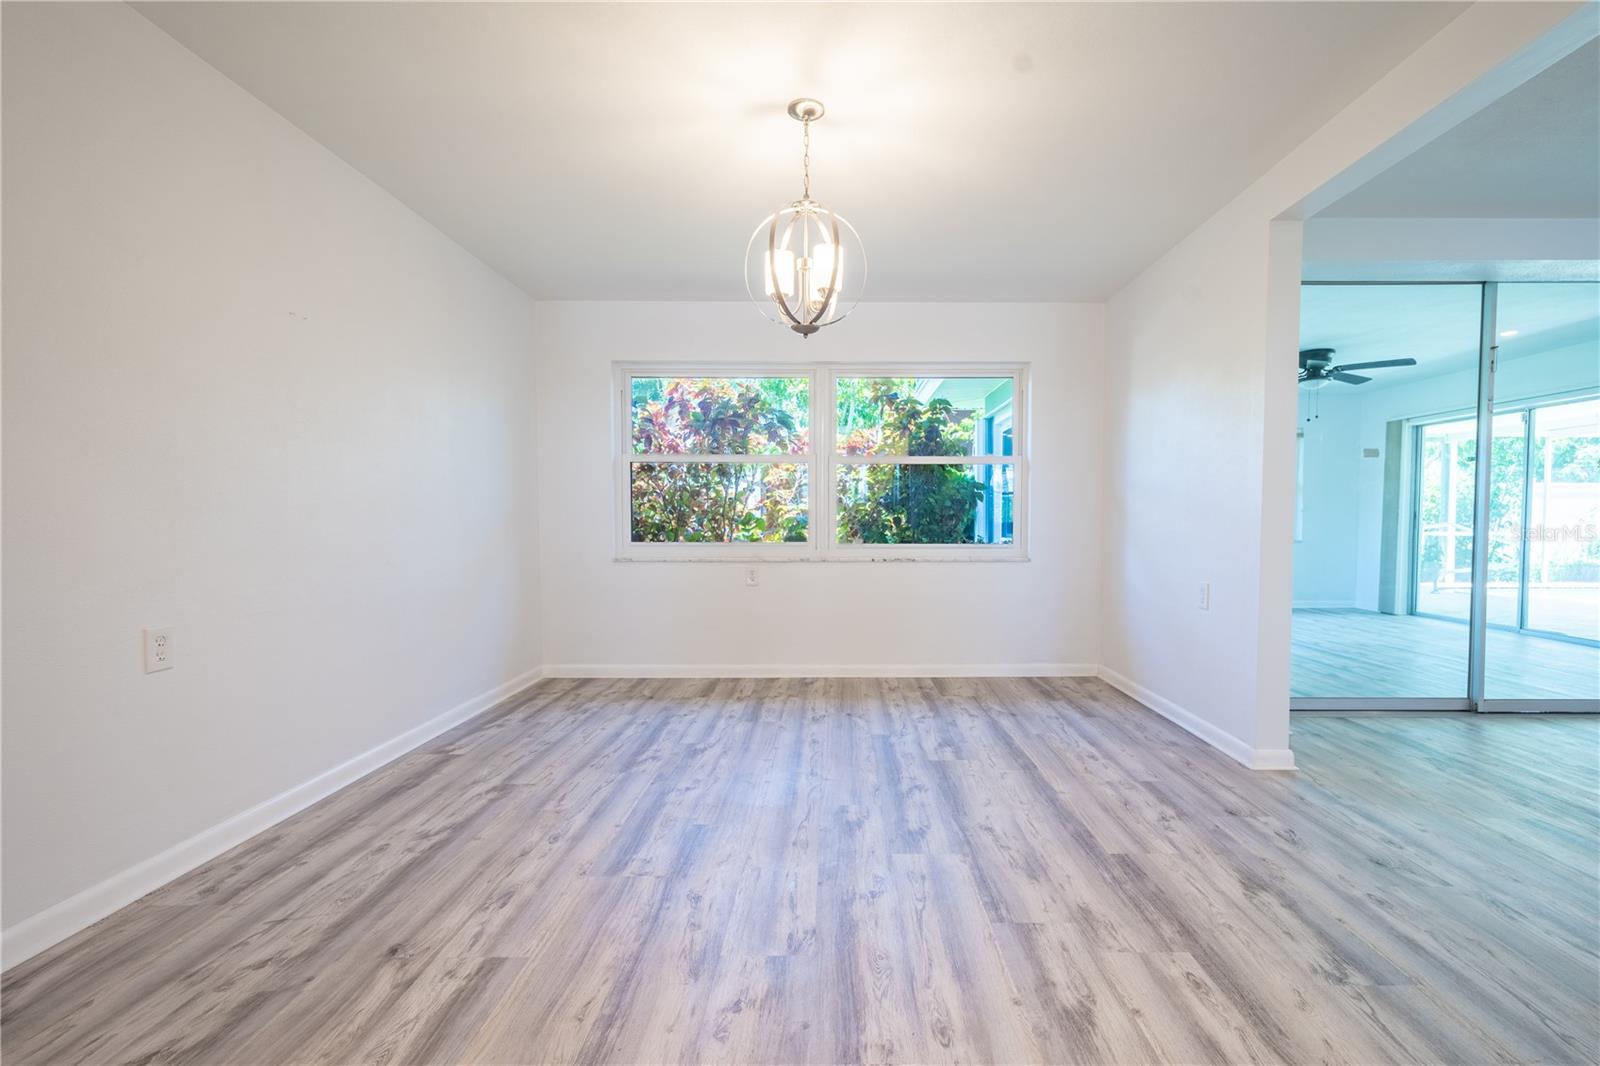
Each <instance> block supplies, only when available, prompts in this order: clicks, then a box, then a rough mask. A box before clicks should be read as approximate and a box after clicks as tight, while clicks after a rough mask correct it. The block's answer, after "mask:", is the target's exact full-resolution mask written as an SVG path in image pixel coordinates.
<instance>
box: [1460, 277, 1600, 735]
mask: <svg viewBox="0 0 1600 1066" xmlns="http://www.w3.org/2000/svg"><path fill="white" fill-rule="evenodd" d="M1497 289H1498V293H1499V299H1498V301H1497V314H1496V340H1497V348H1498V352H1497V356H1498V358H1497V360H1496V364H1495V374H1494V382H1495V390H1494V409H1495V417H1494V473H1493V479H1492V480H1493V486H1494V488H1493V497H1494V498H1501V499H1503V501H1504V504H1503V506H1502V507H1501V508H1499V513H1498V514H1497V513H1494V512H1493V510H1492V511H1491V515H1490V526H1491V530H1492V537H1491V542H1490V543H1491V553H1492V554H1491V560H1490V579H1489V583H1488V590H1487V592H1488V599H1489V610H1488V623H1489V629H1488V632H1487V633H1486V640H1485V652H1484V679H1483V698H1484V701H1485V706H1486V708H1487V709H1524V708H1525V709H1541V708H1543V707H1563V706H1564V707H1570V708H1574V709H1582V708H1583V706H1584V703H1585V701H1595V700H1600V309H1597V302H1600V286H1596V285H1591V284H1582V283H1568V284H1532V283H1520V284H1510V283H1506V284H1501V285H1499V286H1497Z"/></svg>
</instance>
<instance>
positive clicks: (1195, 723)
mask: <svg viewBox="0 0 1600 1066" xmlns="http://www.w3.org/2000/svg"><path fill="white" fill-rule="evenodd" d="M1099 676H1100V679H1101V680H1103V681H1105V682H1106V683H1107V684H1108V685H1110V686H1112V687H1113V688H1116V689H1119V690H1120V691H1122V692H1123V693H1124V694H1126V695H1128V696H1132V697H1133V698H1134V699H1136V700H1138V701H1139V702H1140V703H1142V704H1144V705H1145V706H1146V707H1148V708H1150V709H1151V710H1152V711H1155V712H1156V713H1157V714H1159V715H1160V716H1161V717H1163V718H1165V719H1167V720H1168V721H1169V722H1172V723H1173V724H1174V725H1178V726H1181V727H1182V728H1184V729H1186V730H1188V731H1189V732H1190V733H1193V734H1194V735H1195V736H1197V737H1199V738H1200V739H1201V740H1203V741H1205V742H1206V743H1207V744H1210V745H1211V746H1212V747H1213V748H1216V749H1217V750H1218V751H1220V752H1222V754H1224V755H1226V756H1228V758H1230V759H1232V760H1233V761H1234V762H1237V763H1239V764H1240V765H1242V766H1245V767H1248V768H1249V769H1251V770H1293V769H1294V752H1292V751H1290V750H1289V749H1288V748H1252V747H1251V746H1250V745H1248V744H1246V743H1245V742H1244V741H1242V740H1240V739H1239V738H1238V737H1236V736H1234V735H1233V734H1232V733H1227V732H1224V731H1223V730H1221V729H1218V728H1217V727H1216V726H1214V725H1212V724H1211V723H1210V722H1208V721H1206V720H1205V719H1203V718H1201V717H1199V716H1197V715H1196V714H1194V712H1192V711H1189V710H1186V709H1185V708H1183V707H1180V706H1178V705H1177V704H1176V703H1173V702H1172V701H1171V700H1169V699H1167V698H1166V697H1165V696H1162V695H1160V694H1159V693H1156V692H1151V691H1150V690H1149V689H1147V688H1145V687H1144V686H1143V685H1141V684H1139V683H1138V682H1137V681H1133V680H1130V679H1129V678H1126V677H1123V676H1122V675H1121V674H1119V673H1117V672H1116V671H1115V670H1113V669H1111V668H1110V667H1109V666H1102V667H1100V672H1099Z"/></svg>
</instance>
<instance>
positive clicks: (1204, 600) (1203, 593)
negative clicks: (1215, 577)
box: [1200, 581, 1211, 611]
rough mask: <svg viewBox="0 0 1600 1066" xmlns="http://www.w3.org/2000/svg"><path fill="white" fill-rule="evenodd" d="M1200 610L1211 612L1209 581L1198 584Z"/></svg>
mask: <svg viewBox="0 0 1600 1066" xmlns="http://www.w3.org/2000/svg"><path fill="white" fill-rule="evenodd" d="M1200 609H1201V610H1202V611H1209V610H1211V582H1209V581H1202V582H1200Z"/></svg>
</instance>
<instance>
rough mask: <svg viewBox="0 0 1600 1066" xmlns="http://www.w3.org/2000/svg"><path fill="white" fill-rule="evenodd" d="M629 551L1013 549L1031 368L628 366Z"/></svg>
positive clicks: (1014, 553) (621, 550)
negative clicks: (1028, 370) (1027, 370)
mask: <svg viewBox="0 0 1600 1066" xmlns="http://www.w3.org/2000/svg"><path fill="white" fill-rule="evenodd" d="M617 377H618V389H617V395H618V398H619V409H620V415H621V418H620V424H621V430H622V432H621V433H620V434H619V441H620V449H619V453H620V461H619V463H618V482H619V507H618V519H619V520H618V537H617V541H618V553H617V554H618V555H619V556H620V557H623V558H629V559H697V558H700V559H750V560H778V559H825V558H831V559H889V558H894V559H911V558H932V559H969V558H979V559H983V558H988V559H1015V558H1021V557H1022V556H1023V554H1024V546H1023V542H1022V537H1023V532H1024V529H1025V524H1024V515H1025V509H1024V508H1025V503H1026V500H1025V488H1024V485H1025V477H1024V476H1023V470H1024V464H1025V462H1026V456H1025V454H1024V450H1023V449H1022V448H1020V447H1019V445H1020V444H1021V443H1022V442H1024V441H1025V440H1026V434H1025V432H1024V427H1023V425H1022V413H1023V412H1024V411H1025V410H1026V405H1025V403H1024V392H1023V390H1024V387H1025V381H1024V370H1023V369H1022V368H1020V367H1010V366H1000V367H997V366H992V365H979V366H970V367H965V366H964V367H938V366H929V365H920V366H915V367H898V366H887V367H873V368H870V369H865V368H855V367H849V368H844V367H829V366H806V367H790V366H768V367H763V368H750V367H738V368H732V367H680V366H670V367H669V366H660V365H637V366H619V367H618V370H617Z"/></svg>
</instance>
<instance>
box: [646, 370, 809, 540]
mask: <svg viewBox="0 0 1600 1066" xmlns="http://www.w3.org/2000/svg"><path fill="white" fill-rule="evenodd" d="M810 387H811V383H810V381H809V380H808V379H806V378H634V379H633V396H632V404H631V410H632V417H633V433H632V436H633V450H634V451H635V452H636V453H639V454H650V455H652V456H662V457H663V458H664V460H665V461H660V462H635V463H634V464H633V466H632V472H631V478H630V482H631V484H630V492H629V495H630V498H631V501H632V508H631V510H632V518H631V525H632V529H631V537H632V539H633V540H635V541H641V542H642V541H654V542H684V541H687V542H710V543H728V542H734V541H738V542H753V541H804V540H805V539H806V536H807V528H808V523H807V514H806V484H805V467H804V466H803V465H801V464H797V463H741V462H737V461H729V462H726V463H674V462H671V461H670V456H673V455H727V456H730V457H733V456H739V455H773V454H804V453H805V452H806V451H807V450H808V448H809V446H810V445H809V427H808V426H807V424H806V422H807V416H808V413H809V410H810Z"/></svg>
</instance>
